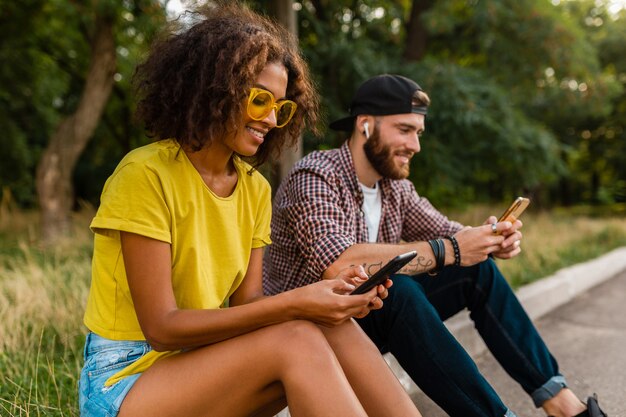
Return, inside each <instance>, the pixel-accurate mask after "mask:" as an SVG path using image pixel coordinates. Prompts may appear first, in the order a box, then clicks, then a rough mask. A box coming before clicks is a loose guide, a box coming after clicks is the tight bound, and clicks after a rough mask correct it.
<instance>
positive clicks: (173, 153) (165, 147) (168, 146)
mask: <svg viewBox="0 0 626 417" xmlns="http://www.w3.org/2000/svg"><path fill="white" fill-rule="evenodd" d="M181 152H182V150H181V148H180V145H179V144H178V143H177V142H176V141H175V140H173V139H165V140H160V141H158V142H153V143H150V144H147V145H144V146H140V147H138V148H135V149H133V150H132V151H130V152H128V153H127V154H126V155H125V156H124V158H122V160H121V162H120V164H119V165H120V167H123V166H125V165H128V164H139V165H163V164H167V162H169V161H173V160H177V159H179V158H180V156H181Z"/></svg>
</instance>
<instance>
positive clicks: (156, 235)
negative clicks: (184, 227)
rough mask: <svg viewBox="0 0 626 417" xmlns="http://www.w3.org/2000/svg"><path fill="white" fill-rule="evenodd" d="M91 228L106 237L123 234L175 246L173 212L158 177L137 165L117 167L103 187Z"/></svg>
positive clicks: (149, 170) (150, 170)
mask: <svg viewBox="0 0 626 417" xmlns="http://www.w3.org/2000/svg"><path fill="white" fill-rule="evenodd" d="M90 227H91V230H92V231H93V232H94V233H101V234H103V235H107V236H111V235H112V234H114V233H118V232H120V231H124V232H131V233H136V234H139V235H142V236H147V237H150V238H152V239H156V240H161V241H164V242H167V243H172V237H171V216H170V211H169V208H168V206H167V204H166V200H165V196H164V192H163V187H162V184H161V179H160V178H159V176H158V174H157V173H156V172H154V171H153V170H152V169H150V168H148V167H146V166H144V165H143V164H140V163H137V162H130V163H127V164H125V165H122V166H120V167H118V168H117V169H116V170H115V172H114V173H113V174H112V175H111V177H110V178H109V179H108V180H107V182H106V184H105V186H104V190H103V191H102V196H101V199H100V207H99V208H98V212H97V213H96V217H95V218H94V219H93V221H92V222H91V226H90Z"/></svg>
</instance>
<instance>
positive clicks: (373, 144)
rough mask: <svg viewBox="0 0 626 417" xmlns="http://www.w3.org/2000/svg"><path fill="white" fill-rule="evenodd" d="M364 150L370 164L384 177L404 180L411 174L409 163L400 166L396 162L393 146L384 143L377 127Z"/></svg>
mask: <svg viewBox="0 0 626 417" xmlns="http://www.w3.org/2000/svg"><path fill="white" fill-rule="evenodd" d="M363 150H364V151H365V156H366V157H367V159H368V160H369V161H370V164H372V166H373V167H374V169H375V170H376V171H377V172H378V173H379V174H380V175H381V176H382V177H384V178H390V179H392V180H403V179H405V178H407V177H408V176H409V172H410V167H409V164H406V165H402V166H398V165H397V164H396V163H395V162H394V159H393V157H394V155H393V153H392V151H391V148H390V147H389V145H385V144H383V143H382V141H381V140H380V134H379V130H378V128H377V127H375V128H374V131H373V132H372V134H371V135H370V137H369V139H368V140H367V141H366V142H365V144H364V145H363Z"/></svg>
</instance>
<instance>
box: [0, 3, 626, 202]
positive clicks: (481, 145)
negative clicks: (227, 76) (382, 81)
mask: <svg viewBox="0 0 626 417" xmlns="http://www.w3.org/2000/svg"><path fill="white" fill-rule="evenodd" d="M183 3H185V4H188V5H189V6H190V7H191V6H193V5H196V4H201V3H202V2H201V1H198V0H189V1H187V2H183ZM247 3H248V4H250V5H251V6H252V7H254V8H255V9H256V10H259V11H261V12H265V11H266V10H270V8H269V7H268V2H266V1H261V0H257V1H247ZM609 5H610V3H609V2H608V1H607V0H569V1H565V0H561V1H559V0H552V1H551V2H549V1H545V0H493V1H488V2H481V1H478V0H440V1H432V0H431V1H429V0H421V1H418V0H412V1H411V0H381V1H373V0H332V1H331V0H301V1H294V2H293V6H294V9H295V10H296V11H297V16H298V31H299V39H300V43H301V46H302V49H303V53H304V55H305V57H306V59H307V60H308V62H309V63H310V66H311V70H312V73H313V75H314V77H315V79H316V81H317V84H318V86H319V89H320V92H321V94H322V98H323V101H322V104H323V111H324V112H325V115H326V117H325V120H326V121H330V120H334V119H335V118H338V117H342V116H343V115H345V113H346V111H347V108H348V106H349V102H350V99H351V97H352V94H353V92H354V90H355V89H356V88H357V86H358V85H359V84H360V83H361V82H362V81H363V80H365V79H366V78H368V77H370V76H373V75H376V74H380V73H399V74H403V75H406V76H408V77H410V78H413V79H415V80H416V81H417V82H418V83H420V85H422V87H423V88H424V89H425V90H426V91H427V92H428V93H429V95H430V96H431V98H432V106H431V110H430V112H429V115H428V117H427V126H426V128H427V129H426V133H425V135H424V136H423V137H422V150H423V152H422V153H421V154H419V155H417V156H416V157H415V158H414V162H413V163H414V165H413V170H412V177H411V178H412V180H413V181H415V182H416V184H417V188H418V190H419V192H420V193H423V194H426V195H428V196H429V198H430V199H431V200H433V202H435V203H436V204H442V205H445V206H460V205H464V204H467V203H470V202H477V201H502V200H509V199H510V198H511V197H512V196H514V195H517V194H525V195H528V196H530V197H531V198H533V200H534V201H535V203H534V204H535V205H540V206H552V205H560V204H567V205H569V204H579V203H585V204H593V205H598V204H603V205H606V204H611V203H615V202H626V131H625V127H624V124H625V121H626V93H625V90H626V55H625V54H624V53H623V45H624V44H625V41H626V25H625V24H624V20H625V19H626V12H625V11H624V10H621V11H618V12H615V11H613V12H611V11H610V10H609ZM418 6H419V8H420V9H419V10H421V15H419V16H418V17H416V19H417V20H416V21H414V22H410V19H411V16H414V14H412V13H411V11H412V8H413V7H418ZM93 7H105V8H107V9H106V10H107V11H109V12H111V13H114V14H115V15H116V16H118V19H117V21H118V25H117V28H116V34H117V35H116V36H117V42H118V49H117V50H118V67H119V68H118V74H117V75H116V81H117V82H116V84H115V87H114V92H113V94H112V96H111V99H110V102H109V105H108V106H107V109H106V112H105V115H104V116H103V119H102V122H101V124H100V126H99V128H98V130H97V132H96V134H95V137H94V138H93V139H92V141H91V142H90V144H89V146H88V148H87V149H86V150H85V152H84V154H83V156H82V158H81V160H80V162H79V164H78V166H77V169H76V172H75V177H74V178H75V190H76V193H77V199H84V200H88V201H91V202H93V203H97V200H98V196H99V193H100V190H101V187H102V184H103V182H104V181H105V179H106V177H107V176H108V175H109V174H110V172H111V171H112V170H113V168H114V166H115V165H116V163H117V162H118V161H119V159H120V158H121V156H122V155H123V154H124V153H125V152H127V151H128V150H129V149H132V148H134V147H136V146H139V145H140V144H143V143H146V142H147V141H148V140H149V139H147V138H145V137H144V134H143V132H142V130H141V127H140V126H137V125H136V124H135V123H133V121H132V110H133V99H132V92H131V88H130V83H129V82H130V78H131V75H132V71H133V68H134V66H135V65H136V64H137V63H138V62H139V61H140V60H141V57H142V56H143V54H144V53H145V52H146V50H147V47H148V45H149V42H150V40H151V39H152V38H153V37H154V36H155V34H156V33H157V31H158V30H160V29H162V28H163V26H164V20H165V9H164V7H163V2H159V1H157V0H134V1H132V0H99V1H96V0H90V1H85V2H77V1H75V0H23V1H21V2H13V1H9V0H0V10H2V15H1V17H0V36H1V39H2V43H1V44H0V61H2V62H3V63H10V64H3V65H2V66H1V67H0V86H1V87H0V125H1V126H2V127H3V128H4V132H3V133H4V135H3V136H2V137H0V146H2V147H3V149H4V156H3V157H2V158H3V160H2V164H0V185H2V187H8V188H9V189H10V190H11V191H12V194H13V196H14V198H15V199H16V200H17V201H18V202H19V203H20V204H21V205H22V206H29V205H32V204H33V202H34V190H33V189H34V184H33V183H34V181H33V175H34V167H35V165H36V163H37V160H38V158H39V155H40V153H41V150H42V149H43V147H44V146H45V144H46V142H47V139H48V137H49V135H50V133H51V131H52V129H53V127H54V126H55V123H56V122H57V121H58V120H59V118H60V117H61V116H63V115H65V114H67V113H69V112H70V111H71V110H72V109H73V107H74V106H75V105H76V101H77V99H78V97H79V96H80V92H81V88H82V83H83V74H84V73H85V72H86V69H87V68H86V66H87V65H88V59H89V43H88V41H87V40H88V36H87V34H88V32H89V27H90V19H91V17H90V16H91V15H92V14H91V13H90V12H89V11H90V10H93ZM416 10H417V9H416ZM410 23H414V24H415V23H417V24H418V26H420V27H421V28H422V29H423V33H421V35H420V36H421V37H420V38H419V39H418V40H419V43H420V45H417V44H411V43H409V42H408V39H412V40H413V41H415V37H411V36H409V35H410V34H409V33H408V32H407V31H408V30H409V29H410V28H411V27H412V26H411V25H410ZM413 26H414V25H413ZM421 46H424V47H425V49H424V54H423V56H420V58H419V60H418V61H414V60H413V61H412V60H407V58H405V57H406V56H410V55H411V54H407V53H406V52H407V51H412V50H413V49H415V48H418V47H421ZM344 139H345V136H344V135H342V134H337V133H336V132H332V131H327V133H326V135H325V136H324V137H323V138H314V137H311V136H308V135H306V136H305V138H304V149H305V153H306V152H310V151H312V150H314V149H324V148H330V147H334V146H337V145H339V144H340V143H341V142H342V141H343V140H344Z"/></svg>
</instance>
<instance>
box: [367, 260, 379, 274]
mask: <svg viewBox="0 0 626 417" xmlns="http://www.w3.org/2000/svg"><path fill="white" fill-rule="evenodd" d="M382 267H383V261H380V262H378V263H375V264H369V265H368V264H366V263H365V264H363V269H365V272H366V273H367V275H372V274H374V273H375V272H376V271H378V270H379V269H381V268H382Z"/></svg>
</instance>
